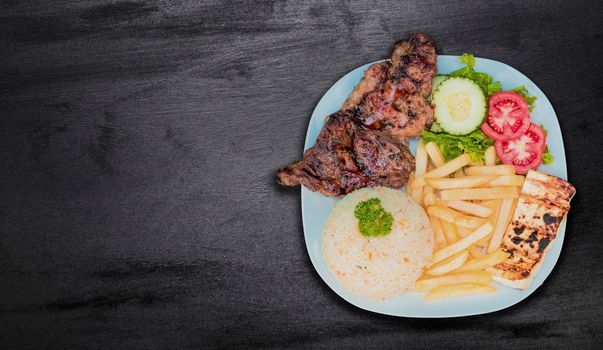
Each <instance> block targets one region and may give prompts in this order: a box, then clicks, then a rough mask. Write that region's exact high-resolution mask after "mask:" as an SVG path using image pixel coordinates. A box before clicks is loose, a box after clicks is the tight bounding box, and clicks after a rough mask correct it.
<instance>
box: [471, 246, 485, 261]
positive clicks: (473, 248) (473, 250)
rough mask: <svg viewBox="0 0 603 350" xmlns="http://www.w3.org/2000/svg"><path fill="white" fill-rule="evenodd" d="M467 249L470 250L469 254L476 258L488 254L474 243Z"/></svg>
mask: <svg viewBox="0 0 603 350" xmlns="http://www.w3.org/2000/svg"><path fill="white" fill-rule="evenodd" d="M467 251H468V252H469V254H471V256H472V257H474V258H475V259H477V258H481V257H482V256H484V255H486V254H484V252H482V250H481V249H480V248H479V247H478V246H476V245H472V246H471V247H469V248H468V249H467Z"/></svg>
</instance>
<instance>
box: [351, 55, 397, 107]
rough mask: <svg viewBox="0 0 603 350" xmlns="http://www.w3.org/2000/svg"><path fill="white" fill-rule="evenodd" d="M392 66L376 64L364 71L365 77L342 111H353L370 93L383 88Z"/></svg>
mask: <svg viewBox="0 0 603 350" xmlns="http://www.w3.org/2000/svg"><path fill="white" fill-rule="evenodd" d="M390 66H391V64H390V63H389V62H387V61H383V62H379V63H375V64H373V65H371V66H370V67H368V68H367V70H365V71H364V77H362V79H360V82H359V83H358V85H356V87H355V88H354V91H352V93H351V94H350V96H349V97H348V99H347V100H346V101H345V102H344V104H343V106H342V107H341V110H344V111H345V110H347V109H353V108H356V107H358V104H359V103H360V102H361V101H362V99H363V98H364V97H365V96H366V95H367V94H368V93H369V92H372V91H374V90H376V89H378V88H381V86H383V83H384V82H385V80H386V79H387V71H388V69H389V67H390Z"/></svg>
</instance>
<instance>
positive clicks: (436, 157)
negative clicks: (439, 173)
mask: <svg viewBox="0 0 603 350" xmlns="http://www.w3.org/2000/svg"><path fill="white" fill-rule="evenodd" d="M425 151H427V154H429V159H431V161H432V162H433V165H435V166H436V168H439V167H441V166H442V165H444V164H445V163H446V161H445V160H444V156H443V155H442V150H440V146H438V144H437V143H435V142H429V143H427V144H426V145H425Z"/></svg>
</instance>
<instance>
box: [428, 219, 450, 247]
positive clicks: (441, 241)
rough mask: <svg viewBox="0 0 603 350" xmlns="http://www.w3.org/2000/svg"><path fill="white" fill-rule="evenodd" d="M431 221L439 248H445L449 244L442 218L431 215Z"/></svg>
mask: <svg viewBox="0 0 603 350" xmlns="http://www.w3.org/2000/svg"><path fill="white" fill-rule="evenodd" d="M429 223H431V228H432V229H433V237H434V238H435V242H436V245H437V246H438V248H439V249H442V248H444V247H445V246H447V245H448V243H446V237H444V231H443V229H442V223H441V222H440V219H438V218H436V217H433V216H430V217H429Z"/></svg>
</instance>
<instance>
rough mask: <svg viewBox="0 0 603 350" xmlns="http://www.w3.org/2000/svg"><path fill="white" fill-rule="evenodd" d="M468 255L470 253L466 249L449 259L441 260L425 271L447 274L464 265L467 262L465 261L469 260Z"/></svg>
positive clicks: (427, 272)
mask: <svg viewBox="0 0 603 350" xmlns="http://www.w3.org/2000/svg"><path fill="white" fill-rule="evenodd" d="M468 257H469V253H468V252H467V251H466V250H463V251H462V252H460V253H458V254H455V255H453V256H451V257H449V258H447V259H444V260H442V261H440V262H439V263H437V264H434V265H433V266H431V268H430V269H429V270H427V271H425V273H426V274H428V275H432V276H439V275H443V274H446V273H448V272H450V271H454V270H456V269H458V268H460V267H461V266H463V264H465V261H467V258H468Z"/></svg>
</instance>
